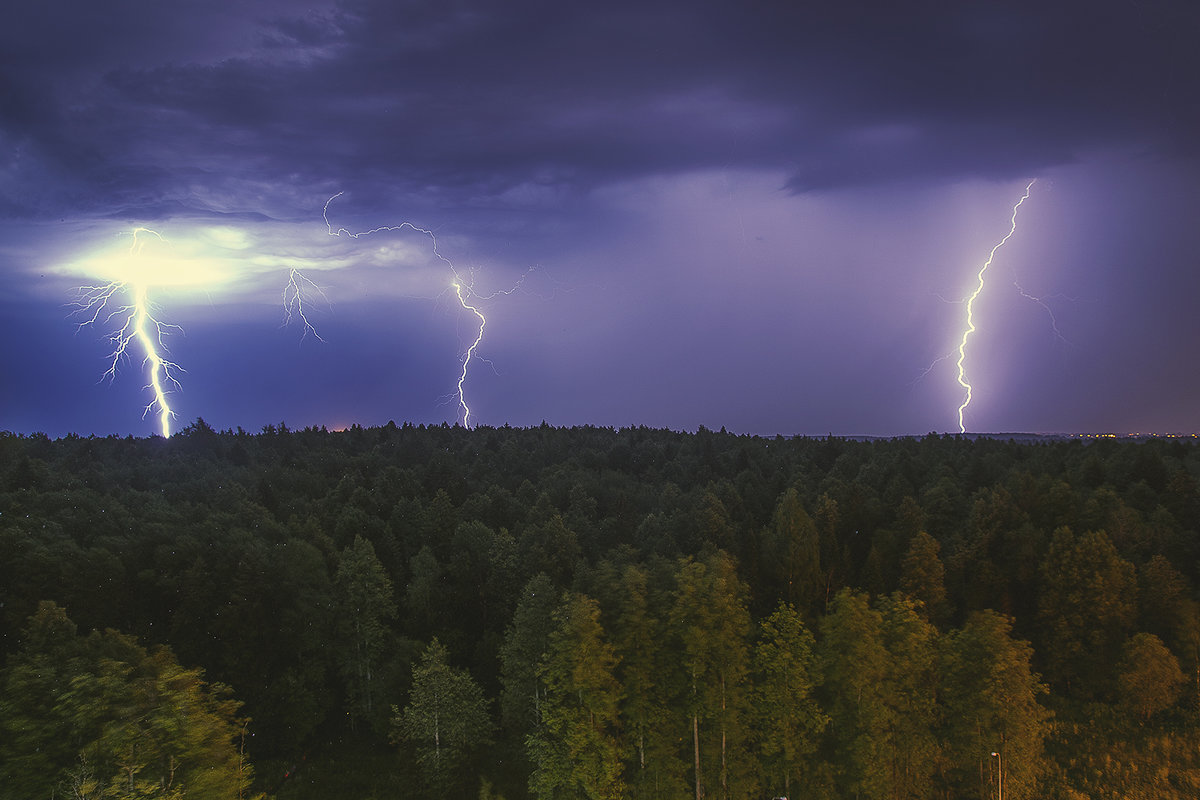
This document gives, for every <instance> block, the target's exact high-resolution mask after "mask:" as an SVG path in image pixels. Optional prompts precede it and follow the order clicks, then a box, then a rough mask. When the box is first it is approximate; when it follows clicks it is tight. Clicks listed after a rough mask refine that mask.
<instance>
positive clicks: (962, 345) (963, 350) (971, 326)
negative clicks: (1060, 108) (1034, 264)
mask: <svg viewBox="0 0 1200 800" xmlns="http://www.w3.org/2000/svg"><path fill="white" fill-rule="evenodd" d="M1036 182H1037V181H1036V180H1033V181H1030V182H1029V185H1028V186H1026V187H1025V194H1023V195H1022V196H1021V199H1020V200H1018V201H1017V204H1016V205H1014V206H1013V210H1012V219H1011V220H1010V223H1011V224H1010V227H1009V229H1008V233H1007V234H1005V236H1004V238H1003V239H1001V240H1000V241H999V242H997V243H996V246H995V247H993V248H992V252H990V253H989V254H988V257H987V261H985V262H984V263H983V266H982V267H980V268H979V273H978V274H977V275H976V279H977V280H978V285H977V286H976V287H975V291H974V292H972V293H971V294H970V295H968V297H967V327H966V329H965V330H964V331H963V335H962V341H960V342H959V343H958V362H957V366H958V385H959V386H961V387H963V389H965V390H966V398H965V399H964V400H963V402H962V405H961V406H959V407H958V429H959V432H960V433H966V432H967V427H966V424H965V423H964V422H963V411H964V410H966V408H967V406H969V405H971V396H972V392H973V389H972V387H971V384H970V382H969V381H968V380H967V374H966V370H965V369H964V368H963V362H964V361H966V358H967V340H968V339H969V338H970V337H971V334H972V333H974V332H975V330H976V328H975V300H976V298H978V297H979V294H980V292H982V291H983V278H984V274H985V273H986V272H987V270H988V267H990V266H991V265H992V259H994V258H995V257H996V251H997V250H999V249H1000V248H1001V247H1003V246H1004V243H1005V242H1007V241H1008V240H1009V239H1010V238H1012V235H1013V234H1014V233H1016V232H1017V209H1019V208H1020V207H1021V204H1022V203H1024V202H1025V201H1026V200H1028V199H1029V191H1030V189H1032V188H1033V184H1034V183H1036ZM935 363H936V362H935Z"/></svg>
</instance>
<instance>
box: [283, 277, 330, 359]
mask: <svg viewBox="0 0 1200 800" xmlns="http://www.w3.org/2000/svg"><path fill="white" fill-rule="evenodd" d="M314 292H315V293H316V294H319V295H321V298H322V299H323V300H325V302H326V303H328V302H329V298H328V297H326V296H325V291H324V290H323V289H322V288H321V287H320V286H318V285H317V284H315V283H313V282H312V281H311V280H309V279H308V278H306V277H305V276H304V275H303V274H302V273H301V272H300V270H298V269H293V270H291V272H290V274H289V275H288V283H287V286H285V287H283V326H282V327H285V328H286V327H287V326H288V325H291V324H292V320H293V319H298V320H300V326H301V327H300V330H301V333H300V341H304V337H306V336H309V335H310V334H311V335H312V336H314V337H316V339H317V341H319V342H323V341H325V340H324V339H322V338H321V334H319V333H317V329H316V328H314V327H313V325H312V323H311V322H310V321H309V319H308V311H307V310H305V306H306V305H308V304H309V298H310V295H311V294H312V293H314Z"/></svg>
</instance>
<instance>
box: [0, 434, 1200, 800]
mask: <svg viewBox="0 0 1200 800" xmlns="http://www.w3.org/2000/svg"><path fill="white" fill-rule="evenodd" d="M1198 454H1200V451H1198V450H1197V448H1196V446H1195V445H1194V444H1193V443H1191V442H1190V441H1187V440H1149V441H1130V442H1119V441H1101V442H1094V443H1087V444H1085V443H1083V442H1079V441H1059V440H1035V441H1023V442H1022V441H1013V440H1000V439H970V438H966V437H958V436H938V435H933V434H931V435H929V436H925V437H919V438H900V439H892V440H877V441H853V440H847V439H839V438H835V437H828V438H821V439H812V438H791V439H788V438H783V437H776V438H770V439H768V438H759V437H748V436H735V435H731V434H727V433H725V432H724V431H720V432H714V431H709V430H705V429H701V430H700V431H698V432H697V433H694V434H688V433H677V432H671V431H662V430H653V429H647V428H630V429H621V430H613V429H604V428H590V427H582V428H570V429H559V428H552V427H550V426H546V425H543V426H540V427H536V428H529V429H512V428H507V427H506V428H480V429H476V430H471V431H467V430H464V429H462V428H458V427H449V426H433V427H425V426H412V425H404V426H396V425H392V424H389V425H387V426H384V427H381V428H372V429H364V428H361V427H357V426H356V427H353V428H351V429H349V430H347V431H343V432H330V431H327V430H324V429H320V428H308V429H304V430H297V431H292V430H289V429H287V427H286V426H284V425H279V426H268V427H267V428H266V429H264V430H263V431H261V432H259V433H256V434H250V433H247V432H245V431H241V430H237V431H224V432H218V431H215V430H213V429H212V428H211V427H209V426H208V425H207V424H205V423H204V422H203V421H202V420H197V421H196V423H194V424H193V425H191V426H188V427H187V428H185V429H184V430H183V431H181V432H180V433H179V434H177V435H176V436H174V437H172V438H171V439H170V440H162V439H159V438H150V439H134V438H130V437H127V438H116V437H109V438H94V437H89V438H84V437H74V436H69V437H66V438H63V439H58V440H50V439H48V438H47V437H44V436H40V435H36V434H35V435H32V436H19V435H13V434H2V433H0V656H3V657H4V669H3V671H2V672H0V686H3V692H2V694H0V797H9V796H11V797H18V796H19V797H36V796H61V795H68V794H71V793H72V792H75V796H80V797H99V796H106V797H107V796H121V797H124V796H180V797H201V796H204V797H207V796H214V797H215V796H218V795H219V796H222V797H224V796H229V797H234V796H237V797H243V796H246V797H249V796H252V795H253V794H256V793H262V792H266V793H268V794H271V795H274V796H278V797H280V798H288V797H296V798H307V797H329V796H334V795H336V796H346V795H347V794H356V795H358V796H363V797H369V796H382V795H384V794H392V795H394V794H396V793H401V794H403V795H405V796H414V797H417V796H429V797H472V798H474V797H500V796H503V797H508V798H510V799H511V800H515V799H516V798H521V797H537V798H560V797H561V798H573V797H613V798H617V797H627V798H631V799H632V798H660V797H661V798H668V797H670V798H678V797H688V796H695V797H697V798H700V797H706V798H715V797H719V798H722V799H724V798H742V797H759V796H773V795H786V796H789V797H792V798H799V797H813V798H832V797H860V798H909V797H912V798H917V797H945V798H958V797H979V798H991V797H993V796H996V795H997V793H998V790H999V789H1000V788H1002V789H1003V792H1004V794H1005V795H1006V796H1008V797H1010V798H1021V797H1035V796H1046V797H1058V798H1076V797H1113V798H1116V797H1134V796H1155V797H1168V798H1169V797H1191V796H1195V795H1196V793H1197V791H1198V790H1200V763H1198V758H1200V756H1197V753H1198V752H1200V751H1198V749H1197V744H1198V743H1200V740H1198V739H1197V720H1198V714H1200V605H1198V604H1197V597H1196V593H1195V589H1194V587H1195V586H1196V582H1197V579H1198V578H1200V575H1198V570H1200V551H1198V547H1200V539H1198V538H1197V527H1198V525H1200V488H1198V485H1197V475H1200V458H1198ZM50 632H53V635H51V633H50ZM80 632H82V633H80ZM52 664H53V665H56V666H54V667H53V670H50V666H49V665H52ZM48 670H50V671H48ZM37 675H42V676H43V678H36V676H37ZM46 675H50V676H51V677H45V676H46ZM35 678H36V679H35ZM38 680H41V683H38ZM89 687H90V688H89ZM151 687H157V688H151ZM39 692H40V694H39ZM21 698H24V699H21ZM30 698H33V699H30ZM132 698H137V699H136V701H135V700H134V699H132ZM138 703H141V705H140V706H139V705H138ZM181 707H182V708H189V709H194V713H192V712H189V714H183V715H181V714H179V713H176V711H177V710H178V709H179V708H181ZM139 709H140V710H139ZM39 710H40V711H39ZM150 720H156V721H155V722H153V723H151V722H149V721H150ZM134 721H136V723H135V722H134ZM139 726H141V727H139ZM68 732H69V735H68ZM123 737H124V738H123ZM46 742H54V743H55V744H54V746H53V747H49V746H44V743H46ZM122 748H125V749H122ZM31 753H32V754H34V755H31ZM252 762H253V764H254V769H251V766H250V765H251V763H252ZM201 775H207V776H210V778H211V776H214V775H220V776H223V777H221V778H220V779H219V780H215V781H214V780H209V781H208V783H205V781H203V780H201V778H200V776H201ZM217 784H219V785H220V786H222V787H224V788H222V789H220V790H218V789H216V788H214V787H215V786H216V785H217ZM89 792H90V793H89ZM139 792H140V794H138V793H139ZM156 792H157V794H156ZM171 792H174V793H175V794H171ZM221 792H224V794H221Z"/></svg>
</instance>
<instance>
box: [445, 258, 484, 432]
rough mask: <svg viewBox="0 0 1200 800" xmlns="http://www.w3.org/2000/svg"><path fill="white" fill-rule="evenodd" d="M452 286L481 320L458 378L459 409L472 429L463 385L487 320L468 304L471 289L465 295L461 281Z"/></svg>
mask: <svg viewBox="0 0 1200 800" xmlns="http://www.w3.org/2000/svg"><path fill="white" fill-rule="evenodd" d="M451 286H453V287H454V294H455V296H456V297H458V302H459V303H460V304H461V305H462V307H463V308H464V309H466V310H467V311H470V312H471V313H472V314H474V315H475V316H476V317H477V318H478V319H479V332H478V333H477V334H476V335H475V341H473V342H471V346H470V347H468V348H467V352H466V353H464V354H463V362H462V372H461V373H459V376H458V407H459V408H461V409H462V415H463V427H464V428H470V427H471V408H470V406H468V405H467V400H466V397H465V396H464V394H463V384H465V383H466V382H467V367H468V366H469V365H470V363H471V359H472V358H473V357H474V356H475V351H476V350H477V349H478V348H479V344H480V342H482V341H483V329H484V328H485V327H487V318H486V317H484V316H483V313H482V312H481V311H480V310H479V309H478V308H476V307H475V306H473V305H471V304H470V303H468V302H467V297H468V296H469V292H470V288H469V287H468V288H467V289H466V290H465V291H466V292H467V293H468V294H464V293H463V292H464V289H463V285H462V284H461V283H460V282H459V281H457V280H455V282H454V283H452V284H451Z"/></svg>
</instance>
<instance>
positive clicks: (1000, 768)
mask: <svg viewBox="0 0 1200 800" xmlns="http://www.w3.org/2000/svg"><path fill="white" fill-rule="evenodd" d="M992 755H993V756H995V757H996V800H1004V759H1002V758H1001V757H1000V754H999V753H995V752H993V753H992Z"/></svg>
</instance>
